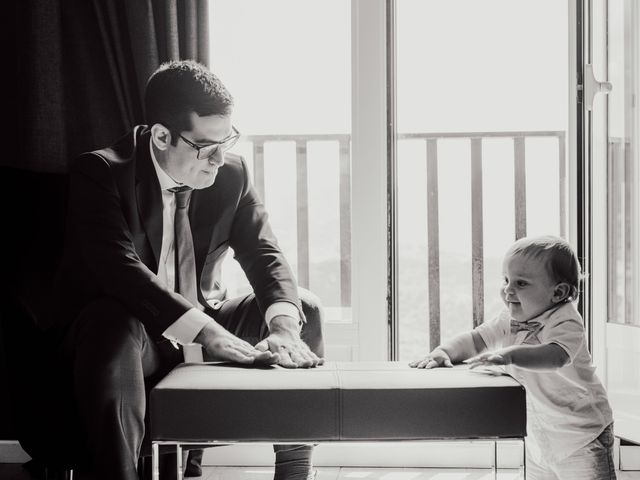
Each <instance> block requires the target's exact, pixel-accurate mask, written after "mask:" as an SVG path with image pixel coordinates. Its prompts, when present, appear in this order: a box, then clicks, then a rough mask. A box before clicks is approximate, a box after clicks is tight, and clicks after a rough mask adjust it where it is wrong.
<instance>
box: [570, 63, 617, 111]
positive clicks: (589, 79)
mask: <svg viewBox="0 0 640 480" xmlns="http://www.w3.org/2000/svg"><path fill="white" fill-rule="evenodd" d="M582 83H583V85H582V90H583V92H584V95H583V102H584V105H585V106H586V107H587V110H593V99H594V98H595V96H596V95H597V94H598V93H604V94H607V93H609V92H611V90H612V89H613V86H612V85H611V82H599V81H598V80H596V77H595V75H594V74H593V65H592V64H590V63H587V64H586V65H585V66H584V79H583V82H582ZM578 89H579V90H580V86H578Z"/></svg>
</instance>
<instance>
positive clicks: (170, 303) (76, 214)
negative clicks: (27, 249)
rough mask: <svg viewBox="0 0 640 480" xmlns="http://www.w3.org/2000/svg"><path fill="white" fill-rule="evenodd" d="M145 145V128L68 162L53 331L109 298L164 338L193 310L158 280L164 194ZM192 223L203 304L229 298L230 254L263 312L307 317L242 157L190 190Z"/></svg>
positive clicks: (229, 159)
mask: <svg viewBox="0 0 640 480" xmlns="http://www.w3.org/2000/svg"><path fill="white" fill-rule="evenodd" d="M149 140H150V132H149V130H148V129H147V128H146V127H145V126H144V125H143V126H137V127H135V129H134V130H133V131H132V132H130V133H129V134H128V135H126V136H125V137H123V138H122V139H120V140H119V141H118V142H117V143H116V144H115V145H113V146H111V147H109V148H106V149H103V150H98V151H94V152H90V153H86V154H83V155H81V156H80V157H78V158H77V159H76V160H75V161H74V162H73V163H72V165H71V168H70V185H69V208H68V218H67V228H66V239H65V251H64V255H63V260H62V267H61V270H60V274H59V275H58V281H57V285H56V290H57V298H58V301H59V305H60V308H58V309H57V311H58V314H57V315H55V317H57V318H55V320H54V322H55V324H57V325H66V324H68V323H69V322H71V321H72V320H73V319H74V318H75V317H76V316H77V314H78V313H79V312H80V311H81V310H82V308H83V307H84V306H86V305H87V304H89V303H91V302H92V301H95V300H96V299H99V298H103V297H105V296H107V297H111V298H113V299H115V300H117V301H119V302H121V303H122V304H123V305H124V306H125V307H126V308H127V310H128V311H130V312H131V313H132V314H133V315H135V316H136V317H137V318H139V319H140V321H142V323H143V324H144V326H145V328H146V330H147V332H148V333H149V334H150V335H151V336H152V337H154V338H158V337H160V335H161V334H162V332H163V331H164V330H165V329H166V328H167V327H169V325H171V324H172V323H173V322H174V321H175V320H177V319H178V318H179V317H180V316H181V315H182V314H183V313H184V312H185V311H187V310H188V309H189V308H191V307H192V305H191V304H190V303H189V302H187V301H186V300H185V299H184V298H183V297H182V296H181V295H179V294H177V293H175V292H173V291H171V290H169V289H168V288H167V287H166V285H165V284H164V283H162V282H160V281H159V280H158V277H157V276H156V273H157V271H158V259H159V256H160V249H161V245H162V194H161V191H160V184H159V182H158V178H157V175H156V172H155V170H154V167H153V163H152V160H151V155H150V151H149ZM189 220H190V224H191V231H192V235H193V243H194V250H195V260H196V276H197V280H198V285H199V287H200V288H199V289H198V290H199V291H198V297H199V301H200V303H201V304H202V305H205V306H207V305H209V303H208V302H211V301H212V300H222V299H223V298H224V296H225V288H224V286H223V285H222V283H221V264H222V261H223V259H224V256H225V255H224V254H225V252H226V251H227V250H228V248H229V247H231V248H233V250H234V252H235V257H236V259H237V260H238V261H239V263H240V265H241V267H242V269H243V270H244V272H245V273H246V275H247V278H248V280H249V282H250V283H251V286H252V287H253V290H254V292H255V294H256V298H257V301H258V306H259V308H260V310H261V311H262V313H263V314H264V311H265V310H266V308H267V307H268V306H269V305H271V304H272V303H273V302H276V301H286V302H290V303H293V304H294V305H296V306H297V307H298V310H300V312H301V306H300V300H299V298H298V293H297V285H296V282H295V280H294V276H293V274H292V272H291V269H290V267H289V265H288V264H287V262H286V260H285V258H284V256H283V254H282V252H281V251H280V248H279V247H278V245H277V241H276V238H275V236H274V235H273V232H272V230H271V227H270V226H269V222H268V220H267V214H266V212H265V209H264V206H263V204H262V202H261V201H260V199H259V198H258V196H257V194H256V192H255V190H254V188H253V186H252V185H251V183H250V181H249V176H248V171H247V165H246V164H245V162H244V160H243V159H242V158H241V157H239V156H237V155H231V154H227V155H226V157H225V164H224V166H223V167H221V168H220V170H219V171H218V175H217V178H216V180H215V183H214V184H213V185H212V186H210V187H208V188H205V189H202V190H194V192H193V194H192V196H191V201H190V205H189ZM60 312H62V313H60Z"/></svg>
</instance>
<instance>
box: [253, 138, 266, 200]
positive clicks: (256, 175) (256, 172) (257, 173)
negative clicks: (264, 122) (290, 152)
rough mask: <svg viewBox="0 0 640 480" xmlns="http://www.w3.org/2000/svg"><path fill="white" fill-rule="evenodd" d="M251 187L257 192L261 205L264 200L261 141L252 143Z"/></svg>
mask: <svg viewBox="0 0 640 480" xmlns="http://www.w3.org/2000/svg"><path fill="white" fill-rule="evenodd" d="M253 185H254V186H255V188H256V191H257V192H258V196H259V197H260V200H262V203H265V198H264V142H263V141H262V140H254V141H253Z"/></svg>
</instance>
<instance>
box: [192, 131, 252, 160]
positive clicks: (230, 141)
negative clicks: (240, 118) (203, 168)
mask: <svg viewBox="0 0 640 480" xmlns="http://www.w3.org/2000/svg"><path fill="white" fill-rule="evenodd" d="M179 137H180V138H181V139H182V140H183V141H184V143H186V144H187V145H189V146H190V147H191V148H194V149H196V150H197V151H198V160H206V159H208V158H211V157H212V156H214V155H215V154H216V153H217V152H218V149H221V150H222V151H223V152H226V151H227V150H229V149H230V148H231V147H233V146H234V145H235V144H236V142H237V141H238V139H239V138H240V132H239V131H238V130H237V129H236V127H234V126H231V135H229V136H228V137H227V138H225V139H224V140H222V141H220V142H211V143H209V144H207V145H198V144H197V143H193V142H192V141H191V140H189V139H187V138H184V137H183V136H182V135H179Z"/></svg>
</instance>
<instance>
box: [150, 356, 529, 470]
mask: <svg viewBox="0 0 640 480" xmlns="http://www.w3.org/2000/svg"><path fill="white" fill-rule="evenodd" d="M150 415H151V417H150V418H151V441H152V455H153V478H154V480H157V479H158V468H157V466H158V454H159V446H160V445H173V446H175V448H176V454H177V458H178V479H182V465H181V459H182V447H183V446H186V445H221V444H224V445H227V444H233V443H263V442H268V443H322V442H350V441H358V442H361V441H367V442H370V441H400V440H402V441H410V440H411V441H415V440H421V441H424V440H454V439H455V440H472V439H483V440H491V441H494V452H496V453H495V455H497V441H501V440H521V441H522V445H523V450H524V437H525V436H526V401H525V390H524V388H523V387H522V385H520V384H519V383H518V382H516V381H515V380H514V379H513V378H511V377H509V376H507V375H500V376H493V375H487V374H482V373H477V372H473V371H469V369H468V368H467V367H466V366H458V367H454V368H453V369H445V368H441V369H433V370H428V371H425V370H416V369H412V368H409V367H408V366H407V365H406V363H401V362H337V363H334V362H328V363H326V364H325V365H322V366H320V367H317V368H314V369H299V370H287V369H283V368H280V367H268V368H259V369H256V368H247V367H242V366H238V365H230V364H222V363H204V364H181V365H178V366H177V367H176V368H175V369H174V370H173V371H172V372H170V373H169V375H167V377H165V378H164V379H163V380H162V381H160V383H158V385H157V386H156V387H155V388H154V389H153V390H152V392H151V398H150ZM523 457H524V456H523ZM494 460H495V465H494V472H496V471H497V458H495V459H494ZM523 468H525V465H523Z"/></svg>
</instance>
